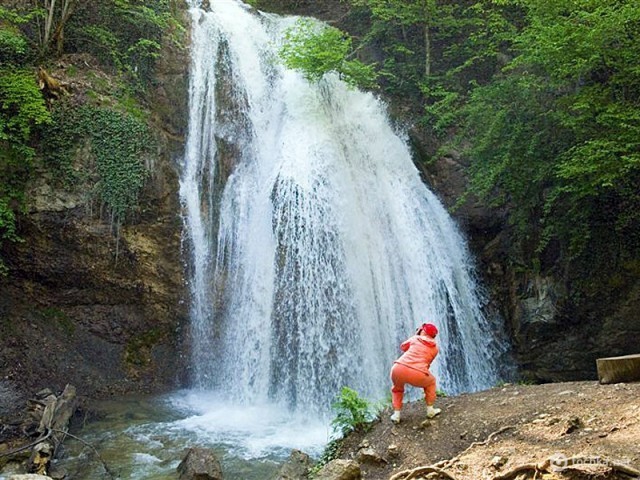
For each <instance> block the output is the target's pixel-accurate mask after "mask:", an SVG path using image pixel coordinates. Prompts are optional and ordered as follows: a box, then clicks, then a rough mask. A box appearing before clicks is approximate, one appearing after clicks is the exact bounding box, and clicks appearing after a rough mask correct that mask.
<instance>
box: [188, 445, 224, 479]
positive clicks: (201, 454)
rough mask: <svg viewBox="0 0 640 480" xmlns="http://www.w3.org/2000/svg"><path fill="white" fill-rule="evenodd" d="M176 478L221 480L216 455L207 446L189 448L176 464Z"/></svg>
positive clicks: (220, 468)
mask: <svg viewBox="0 0 640 480" xmlns="http://www.w3.org/2000/svg"><path fill="white" fill-rule="evenodd" d="M178 473H179V474H180V476H179V477H178V480H223V476H222V467H221V466H220V461H219V460H218V457H217V456H216V454H215V453H214V452H213V450H211V449H209V448H190V449H189V451H188V452H187V454H186V455H185V457H184V458H183V459H182V462H180V465H178Z"/></svg>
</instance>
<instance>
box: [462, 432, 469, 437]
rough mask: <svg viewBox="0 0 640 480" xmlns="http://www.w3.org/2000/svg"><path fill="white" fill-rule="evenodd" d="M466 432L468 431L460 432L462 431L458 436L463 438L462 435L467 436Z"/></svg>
mask: <svg viewBox="0 0 640 480" xmlns="http://www.w3.org/2000/svg"><path fill="white" fill-rule="evenodd" d="M467 433H469V432H462V433H461V434H460V438H464V437H466V436H467Z"/></svg>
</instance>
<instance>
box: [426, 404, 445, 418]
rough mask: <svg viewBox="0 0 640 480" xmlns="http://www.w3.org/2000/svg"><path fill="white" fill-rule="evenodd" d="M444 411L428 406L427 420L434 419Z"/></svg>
mask: <svg viewBox="0 0 640 480" xmlns="http://www.w3.org/2000/svg"><path fill="white" fill-rule="evenodd" d="M441 411H442V410H440V409H439V408H433V406H432V405H427V418H433V417H435V416H436V415H438V414H439V413H440V412H441Z"/></svg>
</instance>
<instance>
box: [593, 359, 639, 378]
mask: <svg viewBox="0 0 640 480" xmlns="http://www.w3.org/2000/svg"><path fill="white" fill-rule="evenodd" d="M596 365H597V367H598V380H599V381H600V383H623V382H637V381H640V354H634V355H625V356H623V357H608V358H598V359H597V360H596Z"/></svg>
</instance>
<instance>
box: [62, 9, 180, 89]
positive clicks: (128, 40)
mask: <svg viewBox="0 0 640 480" xmlns="http://www.w3.org/2000/svg"><path fill="white" fill-rule="evenodd" d="M68 30H69V32H68V34H67V38H68V40H67V42H68V44H69V49H72V50H78V51H86V52H88V53H91V54H93V55H94V56H96V58H98V59H99V60H100V61H101V62H102V63H103V64H104V65H106V66H109V67H111V68H113V69H114V70H115V71H117V72H121V73H125V74H126V75H127V76H128V78H129V79H130V80H131V82H132V84H133V85H134V86H136V88H139V89H144V88H146V86H148V85H149V84H151V82H152V81H153V71H154V67H155V62H156V60H157V58H158V56H159V51H160V48H161V43H162V41H163V38H164V37H167V38H168V39H169V41H171V42H173V43H174V44H176V45H179V44H180V40H181V38H182V35H183V34H184V28H183V27H182V26H181V25H180V23H179V22H178V21H177V20H176V19H175V17H174V15H173V13H172V3H171V2H169V1H158V2H152V3H151V4H149V2H142V1H139V0H109V1H106V0H103V1H100V2H95V4H94V3H86V4H81V5H79V6H78V8H77V11H76V13H75V14H74V17H73V19H72V20H71V21H70V23H69V26H68Z"/></svg>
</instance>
